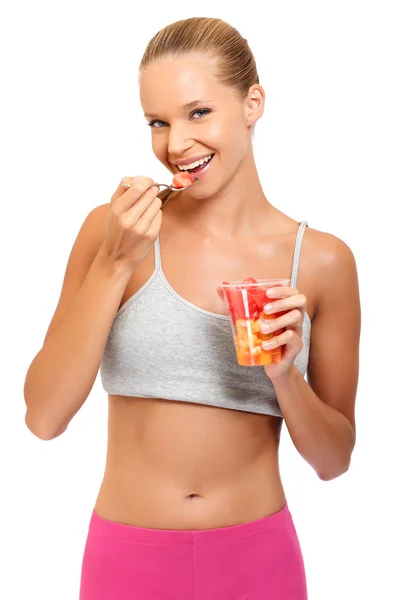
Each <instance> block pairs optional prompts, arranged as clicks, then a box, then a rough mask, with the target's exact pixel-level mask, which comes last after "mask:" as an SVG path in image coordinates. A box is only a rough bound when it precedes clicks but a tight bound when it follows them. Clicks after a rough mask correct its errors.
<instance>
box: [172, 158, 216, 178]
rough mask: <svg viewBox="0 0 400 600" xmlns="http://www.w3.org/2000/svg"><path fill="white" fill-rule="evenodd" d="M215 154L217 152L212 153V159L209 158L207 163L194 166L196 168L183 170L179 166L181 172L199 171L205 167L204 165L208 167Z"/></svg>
mask: <svg viewBox="0 0 400 600" xmlns="http://www.w3.org/2000/svg"><path fill="white" fill-rule="evenodd" d="M214 156H215V153H214V154H212V155H211V158H210V160H208V161H207V162H206V163H203V164H202V165H199V166H197V167H194V169H184V170H181V169H179V167H178V170H179V173H197V172H198V171H201V170H202V169H204V167H206V166H207V165H209V164H210V162H211V161H212V159H213V158H214Z"/></svg>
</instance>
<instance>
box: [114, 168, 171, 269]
mask: <svg viewBox="0 0 400 600" xmlns="http://www.w3.org/2000/svg"><path fill="white" fill-rule="evenodd" d="M124 183H125V184H127V183H128V184H130V187H129V188H128V189H126V188H124V187H123V184H124ZM159 192H160V188H159V187H157V186H154V181H153V180H152V179H150V177H143V176H139V177H124V178H123V179H122V181H121V183H120V184H119V186H118V188H117V189H116V191H115V193H114V194H113V195H112V197H111V202H110V209H109V213H108V218H107V229H106V235H105V239H104V242H103V245H102V250H103V252H104V253H105V256H106V258H107V260H109V261H111V262H113V263H115V264H118V265H119V266H121V267H123V268H126V269H129V270H132V271H134V269H135V268H136V266H137V264H138V263H140V262H141V261H142V260H143V259H145V258H146V256H147V255H148V254H149V253H150V250H151V249H152V247H153V245H154V242H155V240H156V239H157V236H158V233H159V231H160V227H161V221H162V212H161V205H162V202H161V200H160V199H159V198H158V197H157V194H159Z"/></svg>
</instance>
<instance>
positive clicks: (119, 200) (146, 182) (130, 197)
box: [110, 175, 158, 215]
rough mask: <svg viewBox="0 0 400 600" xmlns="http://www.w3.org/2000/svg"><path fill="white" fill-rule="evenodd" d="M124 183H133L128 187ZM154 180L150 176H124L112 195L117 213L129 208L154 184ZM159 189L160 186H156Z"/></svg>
mask: <svg viewBox="0 0 400 600" xmlns="http://www.w3.org/2000/svg"><path fill="white" fill-rule="evenodd" d="M124 183H131V187H130V188H128V189H126V188H124V187H123V184H124ZM153 185H154V181H153V180H152V179H151V178H150V177H144V176H142V175H140V176H138V177H124V178H123V179H122V181H121V182H120V184H119V186H118V187H117V189H116V191H115V192H114V194H113V195H112V196H111V203H110V204H111V205H112V206H113V210H114V212H115V214H117V215H120V214H122V213H124V212H126V211H127V210H129V208H130V207H131V206H132V205H133V204H134V203H135V202H136V201H137V200H138V199H139V198H140V197H141V196H142V195H143V194H144V193H145V192H146V191H147V190H148V189H150V188H151V187H152V186H153ZM156 189H158V188H156Z"/></svg>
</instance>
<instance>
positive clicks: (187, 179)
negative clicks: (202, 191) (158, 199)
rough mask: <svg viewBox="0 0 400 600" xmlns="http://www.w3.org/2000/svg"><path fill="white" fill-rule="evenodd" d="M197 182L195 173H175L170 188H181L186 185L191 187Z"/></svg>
mask: <svg viewBox="0 0 400 600" xmlns="http://www.w3.org/2000/svg"><path fill="white" fill-rule="evenodd" d="M195 181H197V177H196V175H195V173H189V172H188V171H182V172H181V173H176V174H175V175H174V179H173V181H172V187H176V188H183V187H187V186H188V185H192V183H195Z"/></svg>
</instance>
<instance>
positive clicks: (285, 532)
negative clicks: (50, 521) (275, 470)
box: [79, 504, 307, 600]
mask: <svg viewBox="0 0 400 600" xmlns="http://www.w3.org/2000/svg"><path fill="white" fill-rule="evenodd" d="M79 598H80V600H306V599H307V589H306V577H305V572H304V564H303V557H302V554H301V549H300V545H299V541H298V538H297V534H296V530H295V527H294V525H293V521H292V517H291V514H290V512H289V509H288V506H287V504H285V506H284V507H283V509H282V510H281V511H279V512H278V513H275V514H273V515H270V516H268V517H264V518H263V519H259V520H257V521H251V522H249V523H244V524H242V525H232V526H230V527H221V528H218V529H205V530H204V529H203V530H191V531H189V530H169V529H145V528H142V527H134V526H131V525H123V524H121V523H115V522H113V521H108V520H106V519H102V518H101V517H99V516H98V515H97V514H95V513H94V512H93V514H92V518H91V521H90V527H89V534H88V538H87V541H86V546H85V552H84V556H83V564H82V576H81V590H80V596H79Z"/></svg>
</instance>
